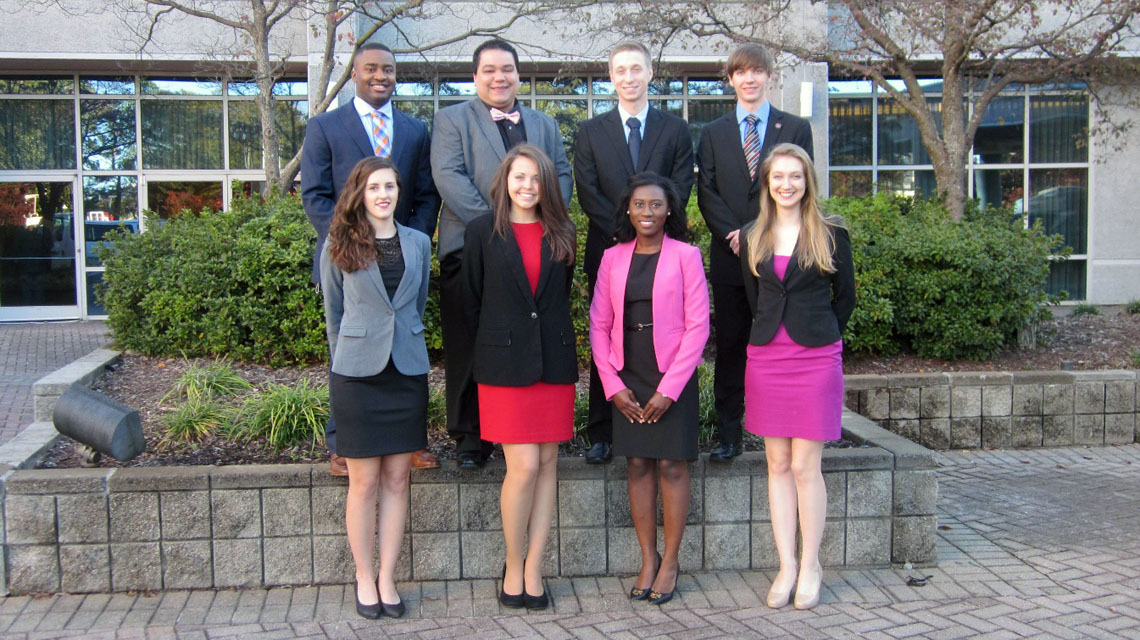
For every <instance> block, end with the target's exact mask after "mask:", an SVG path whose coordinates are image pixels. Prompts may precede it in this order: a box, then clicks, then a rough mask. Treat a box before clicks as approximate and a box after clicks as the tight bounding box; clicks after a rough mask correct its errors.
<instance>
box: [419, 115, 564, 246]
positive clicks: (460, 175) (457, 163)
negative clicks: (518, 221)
mask: <svg viewBox="0 0 1140 640" xmlns="http://www.w3.org/2000/svg"><path fill="white" fill-rule="evenodd" d="M519 113H520V114H521V115H522V121H523V127H524V128H525V129H526V140H527V143H528V144H532V145H534V146H536V147H538V148H540V149H542V150H543V151H545V152H546V155H548V156H550V159H551V160H552V161H553V162H554V169H555V170H556V171H558V183H559V185H560V186H561V187H562V200H563V201H564V202H565V203H566V204H567V205H569V204H570V193H571V191H572V190H573V188H574V181H573V179H572V178H571V176H570V162H569V161H568V160H567V159H566V150H565V148H564V147H563V145H562V134H560V133H559V131H558V123H557V122H555V121H554V118H551V117H550V116H548V115H546V114H545V113H542V112H541V111H535V110H534V109H528V108H527V107H524V106H521V105H520V106H519ZM506 155H507V149H506V147H505V146H503V137H502V136H501V135H500V134H499V127H498V125H496V124H495V121H494V120H492V119H491V114H490V112H489V111H487V107H485V106H484V105H483V102H482V101H481V100H479V99H478V98H473V99H471V100H468V101H467V102H464V103H462V104H457V105H452V106H450V107H446V108H444V109H440V110H439V111H437V112H436V114H435V122H434V124H433V126H432V135H431V174H432V177H433V178H434V179H435V186H436V189H438V190H439V195H440V196H442V198H443V210H442V211H441V212H440V216H439V238H438V240H437V242H438V243H439V259H440V260H443V258H444V257H445V256H447V255H448V254H449V253H453V252H456V251H459V250H460V249H462V248H463V234H464V232H465V231H466V230H467V224H468V223H470V222H471V221H472V220H474V219H475V218H478V217H479V216H483V215H487V214H489V213H491V205H490V202H491V182H492V179H493V178H494V177H495V172H496V171H498V169H499V165H500V164H502V162H503V157H504V156H506Z"/></svg>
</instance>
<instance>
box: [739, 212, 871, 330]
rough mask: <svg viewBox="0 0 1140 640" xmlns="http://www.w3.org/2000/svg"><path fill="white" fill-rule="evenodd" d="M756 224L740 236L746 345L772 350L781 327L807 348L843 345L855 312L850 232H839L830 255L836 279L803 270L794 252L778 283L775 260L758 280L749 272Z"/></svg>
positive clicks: (768, 262)
mask: <svg viewBox="0 0 1140 640" xmlns="http://www.w3.org/2000/svg"><path fill="white" fill-rule="evenodd" d="M753 224H755V223H754V222H753V223H749V224H748V225H746V226H745V227H744V229H742V230H741V232H740V238H741V243H740V261H739V262H738V265H739V268H740V274H741V276H742V277H743V278H744V292H745V294H746V295H747V296H748V308H749V309H752V331H751V333H750V334H749V336H748V344H752V345H757V346H760V345H765V344H768V343H769V342H771V341H772V338H773V337H774V336H775V335H776V330H777V329H779V327H780V323H781V322H783V323H784V328H785V329H786V330H787V331H788V336H789V337H790V338H791V339H792V340H794V341H795V342H796V344H799V345H803V346H805V347H822V346H824V345H827V344H831V343H833V342H835V341H836V340H839V339H840V338H841V337H842V334H843V330H844V329H845V328H847V321H848V320H850V319H851V313H852V312H853V311H854V310H855V264H854V262H853V261H852V259H851V237H850V236H849V235H848V234H847V230H846V229H844V228H842V227H836V228H835V244H834V247H833V249H832V252H831V259H832V261H833V262H834V264H835V271H834V272H833V273H821V272H820V271H818V270H816V269H809V270H807V271H804V270H803V269H800V265H799V259H798V254H797V253H796V251H793V252H792V258H791V260H789V261H788V270H787V271H786V272H785V273H784V279H783V280H780V279H779V278H777V277H776V270H775V267H774V265H773V263H774V260H773V258H772V257H771V256H769V257H768V259H767V260H765V261H764V262H763V263H761V264H760V265H758V267H757V269H756V270H757V271H758V272H759V274H760V275H759V277H757V276H754V275H752V270H751V267H750V266H749V263H750V262H751V259H752V258H751V256H750V255H749V253H748V247H747V246H746V245H745V243H744V242H743V240H744V238H745V236H746V235H747V233H748V230H749V229H750V228H751V227H752V225H753ZM798 248H799V247H798V245H797V249H798Z"/></svg>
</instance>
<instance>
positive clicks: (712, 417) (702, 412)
mask: <svg viewBox="0 0 1140 640" xmlns="http://www.w3.org/2000/svg"><path fill="white" fill-rule="evenodd" d="M697 382H698V383H699V384H700V386H701V390H700V395H699V396H698V399H699V401H698V403H697V404H698V406H699V407H700V409H699V410H698V413H697V416H698V419H697V423H698V424H699V425H700V434H699V435H698V436H697V442H699V443H700V444H709V443H710V442H712V441H713V438H714V437H716V396H715V395H714V394H713V365H712V364H711V363H703V364H701V365H699V366H698V367H697Z"/></svg>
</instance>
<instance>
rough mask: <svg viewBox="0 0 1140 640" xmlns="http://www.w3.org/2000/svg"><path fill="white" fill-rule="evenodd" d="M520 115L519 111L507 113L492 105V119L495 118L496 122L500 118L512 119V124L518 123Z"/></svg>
mask: <svg viewBox="0 0 1140 640" xmlns="http://www.w3.org/2000/svg"><path fill="white" fill-rule="evenodd" d="M520 117H521V116H519V112H518V111H512V112H510V113H505V112H503V111H499V110H498V109H496V108H494V107H491V119H492V120H494V121H495V122H498V121H499V120H510V121H511V124H518V123H519V118H520Z"/></svg>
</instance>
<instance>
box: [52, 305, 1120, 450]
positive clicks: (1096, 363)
mask: <svg viewBox="0 0 1140 640" xmlns="http://www.w3.org/2000/svg"><path fill="white" fill-rule="evenodd" d="M1039 336H1040V339H1041V340H1042V341H1043V342H1044V343H1045V344H1044V345H1043V346H1038V347H1034V348H1030V349H1020V350H1012V351H1007V352H1004V353H1001V354H999V355H998V356H996V357H994V358H993V359H990V360H986V361H980V362H979V361H943V360H937V359H927V358H919V357H917V356H915V355H913V354H906V353H904V354H900V355H896V356H891V357H871V356H860V357H848V358H847V359H846V361H845V363H844V370H845V371H846V373H848V374H857V373H878V374H882V373H934V372H941V371H996V370H1000V371H1024V370H1042V371H1044V370H1056V369H1061V368H1063V367H1065V366H1071V367H1072V368H1073V369H1076V370H1085V369H1135V368H1138V367H1140V365H1137V364H1135V363H1134V362H1133V360H1132V357H1131V355H1130V352H1131V351H1133V350H1140V315H1136V316H1130V315H1124V314H1121V315H1112V316H1081V317H1072V316H1070V317H1065V318H1058V319H1055V320H1052V321H1050V322H1048V323H1045V324H1044V325H1043V326H1042V327H1041V328H1040V330H1039ZM190 364H191V361H187V360H183V359H172V358H152V357H148V356H141V355H133V354H127V355H124V357H123V360H122V363H121V364H120V365H119V366H117V367H116V368H115V370H114V371H113V372H111V373H110V374H109V375H107V376H104V378H103V380H102V381H101V383H100V384H99V386H98V388H99V390H100V391H102V392H103V393H106V394H107V395H108V396H110V397H112V398H114V399H116V400H118V401H120V402H122V403H124V404H126V405H128V406H130V407H132V408H135V409H137V410H138V411H139V414H140V416H141V418H142V422H143V430H144V433H145V436H146V444H147V446H146V451H145V452H144V453H142V454H141V455H139V456H138V457H137V458H135V459H134V460H131V461H129V462H127V463H120V462H118V461H116V460H113V459H107V458H104V459H103V460H102V461H100V463H99V465H98V466H102V467H116V466H132V467H136V466H142V467H145V466H160V465H209V464H217V465H232V464H261V463H285V462H302V463H303V462H319V461H324V460H327V459H328V453H327V451H325V449H324V447H323V446H322V445H320V444H315V445H314V444H313V443H309V444H306V445H302V446H296V447H293V448H291V449H287V450H284V451H275V450H273V449H272V448H270V447H268V446H266V445H264V444H262V443H259V442H250V441H242V440H235V439H231V438H227V437H224V436H222V435H215V436H210V437H207V438H205V439H203V440H201V441H196V442H190V443H186V442H174V441H170V440H167V439H165V438H164V437H163V424H162V418H163V416H164V415H165V414H167V413H169V412H171V411H173V410H174V408H175V406H176V402H175V401H173V400H167V401H166V402H165V403H164V402H162V398H163V397H164V396H165V395H166V394H167V392H169V391H170V389H171V387H172V386H173V385H174V382H175V381H176V380H177V379H178V377H179V376H180V375H181V374H182V373H183V371H185V369H186V367H188V366H189V365H190ZM231 364H232V367H233V368H234V370H235V371H237V372H238V373H239V374H240V375H241V376H242V377H244V378H245V379H246V380H248V381H249V382H250V383H251V384H252V385H253V387H254V389H253V390H251V391H249V392H247V393H249V394H252V393H255V392H256V391H257V390H260V389H264V388H265V387H266V386H268V385H269V384H271V383H278V384H287V385H292V384H295V383H296V382H298V381H299V380H301V379H302V378H305V379H308V380H310V381H312V382H317V383H324V382H325V381H326V380H327V376H328V373H327V371H328V370H327V369H326V367H325V366H324V365H314V366H309V367H304V368H280V369H272V368H269V367H265V366H261V365H251V364H244V363H231ZM442 378H443V372H442V369H439V368H436V369H434V370H433V371H432V373H431V374H430V376H429V379H430V381H431V382H432V383H441V382H442ZM587 384H588V383H587V380H586V374H585V373H583V379H582V380H581V381H579V387H580V389H583V390H584V389H585V386H586V385H587ZM239 400H240V397H239ZM428 441H429V445H428V448H429V450H431V451H432V452H433V453H435V454H436V455H437V456H438V457H439V458H440V459H441V460H449V459H453V458H454V457H455V449H454V443H453V442H452V441H451V440H450V439H449V438H448V437H447V434H446V432H444V431H443V430H442V429H440V428H431V429H429V430H428ZM829 446H839V447H843V446H854V445H853V444H852V443H844V442H840V443H831V444H830V445H829ZM708 448H709V446H708V445H705V446H704V447H702V450H704V451H707V450H708ZM745 448H746V449H747V450H758V449H762V448H763V447H762V444H761V441H760V439H759V438H756V437H754V436H751V435H747V434H746V435H745ZM585 451H586V444H585V443H584V442H583V441H582V440H581V439H580V438H576V439H574V440H571V441H569V442H565V443H563V444H562V445H561V446H560V454H561V455H563V456H576V457H580V456H583V455H584V454H585ZM496 455H498V456H501V453H499V452H496ZM84 461H85V460H84V456H83V455H82V453H81V452H80V451H79V449H78V446H77V444H76V443H75V442H74V441H72V440H70V439H68V438H61V441H60V442H59V443H58V444H57V445H56V446H55V447H54V448H53V449H52V450H51V452H50V453H49V454H48V456H47V458H46V460H45V461H44V463H43V464H42V465H41V466H43V467H49V468H50V467H78V466H83V465H84Z"/></svg>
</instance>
